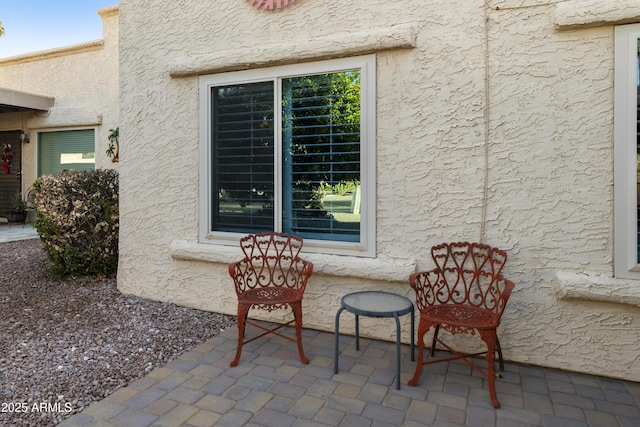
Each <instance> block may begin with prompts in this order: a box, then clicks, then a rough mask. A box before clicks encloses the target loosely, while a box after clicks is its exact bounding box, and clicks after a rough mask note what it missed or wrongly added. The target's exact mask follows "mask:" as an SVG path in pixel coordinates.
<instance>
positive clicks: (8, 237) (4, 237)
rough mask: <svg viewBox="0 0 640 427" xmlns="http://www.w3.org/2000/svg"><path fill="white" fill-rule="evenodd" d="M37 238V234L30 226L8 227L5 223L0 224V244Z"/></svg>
mask: <svg viewBox="0 0 640 427" xmlns="http://www.w3.org/2000/svg"><path fill="white" fill-rule="evenodd" d="M37 237H38V233H36V229H35V228H33V226H32V225H31V224H24V225H23V224H16V225H9V224H8V223H6V222H0V243H5V242H15V241H17V240H26V239H36V238H37Z"/></svg>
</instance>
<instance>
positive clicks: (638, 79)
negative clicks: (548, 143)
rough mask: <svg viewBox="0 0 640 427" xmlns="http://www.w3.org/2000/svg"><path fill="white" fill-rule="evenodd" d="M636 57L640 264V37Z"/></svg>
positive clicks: (638, 258)
mask: <svg viewBox="0 0 640 427" xmlns="http://www.w3.org/2000/svg"><path fill="white" fill-rule="evenodd" d="M637 46H638V49H637V50H636V52H637V58H636V70H637V75H636V84H637V88H636V96H637V97H636V103H637V108H636V188H637V190H636V223H637V227H638V228H637V230H636V232H637V236H638V239H637V246H638V252H637V258H636V260H637V262H638V263H639V264H640V39H639V40H637Z"/></svg>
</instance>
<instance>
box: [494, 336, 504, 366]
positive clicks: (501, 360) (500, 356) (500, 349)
mask: <svg viewBox="0 0 640 427" xmlns="http://www.w3.org/2000/svg"><path fill="white" fill-rule="evenodd" d="M496 351H497V352H498V362H499V363H500V370H501V371H504V359H503V358H502V348H501V347H500V339H499V338H498V337H497V336H496Z"/></svg>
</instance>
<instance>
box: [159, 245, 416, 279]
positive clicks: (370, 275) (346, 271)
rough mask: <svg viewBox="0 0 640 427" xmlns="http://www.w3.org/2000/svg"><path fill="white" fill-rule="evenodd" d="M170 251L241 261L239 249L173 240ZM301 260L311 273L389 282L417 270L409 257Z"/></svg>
mask: <svg viewBox="0 0 640 427" xmlns="http://www.w3.org/2000/svg"><path fill="white" fill-rule="evenodd" d="M170 251H171V257H172V258H173V259H176V260H185V261H204V262H213V263H220V264H229V263H231V262H234V261H238V260H239V259H240V258H242V252H241V251H240V248H239V247H236V246H222V245H210V244H204V243H197V242H193V241H188V240H174V241H172V242H171V248H170ZM303 257H304V259H306V260H308V261H311V262H312V263H313V264H314V266H313V273H314V274H323V275H327V276H340V277H357V278H365V279H372V280H385V281H390V282H406V281H407V280H409V275H411V273H413V272H415V271H416V267H417V261H416V260H415V259H409V258H359V257H353V256H339V255H327V254H314V253H305V254H304V255H303Z"/></svg>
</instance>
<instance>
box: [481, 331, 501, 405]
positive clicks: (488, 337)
mask: <svg viewBox="0 0 640 427" xmlns="http://www.w3.org/2000/svg"><path fill="white" fill-rule="evenodd" d="M479 332H480V336H481V337H482V340H483V341H484V342H485V343H486V344H487V356H486V357H487V380H488V381H489V395H490V396H491V404H492V405H493V406H494V407H495V408H499V407H500V402H499V401H498V397H497V396H496V382H495V368H494V366H493V365H494V363H495V359H496V340H497V335H496V330H495V329H481V330H480V331H479Z"/></svg>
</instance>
